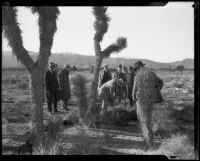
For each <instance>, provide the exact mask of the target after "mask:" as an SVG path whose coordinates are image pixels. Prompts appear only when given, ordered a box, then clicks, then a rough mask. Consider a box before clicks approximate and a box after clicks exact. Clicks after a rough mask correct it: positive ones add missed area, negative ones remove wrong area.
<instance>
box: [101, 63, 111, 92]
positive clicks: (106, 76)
mask: <svg viewBox="0 0 200 161" xmlns="http://www.w3.org/2000/svg"><path fill="white" fill-rule="evenodd" d="M111 79H112V75H111V72H110V70H109V69H108V64H104V65H103V69H102V70H101V71H100V73H99V82H98V88H100V87H101V86H102V85H103V84H104V83H106V82H107V81H109V80H111Z"/></svg>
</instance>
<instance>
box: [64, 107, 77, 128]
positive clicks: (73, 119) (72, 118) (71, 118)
mask: <svg viewBox="0 0 200 161" xmlns="http://www.w3.org/2000/svg"><path fill="white" fill-rule="evenodd" d="M62 122H63V124H65V123H69V124H73V125H76V124H78V123H80V115H79V111H78V110H75V109H74V110H73V111H71V112H70V113H69V114H68V115H67V116H65V117H64V118H63V120H62Z"/></svg>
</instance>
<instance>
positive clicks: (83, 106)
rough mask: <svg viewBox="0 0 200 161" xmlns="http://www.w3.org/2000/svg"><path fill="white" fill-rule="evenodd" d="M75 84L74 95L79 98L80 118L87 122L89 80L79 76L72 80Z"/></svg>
mask: <svg viewBox="0 0 200 161" xmlns="http://www.w3.org/2000/svg"><path fill="white" fill-rule="evenodd" d="M72 83H73V93H74V95H75V97H76V98H77V101H78V105H79V113H80V117H81V118H82V119H83V120H85V114H86V112H87V108H88V99H87V85H86V84H87V79H86V77H85V76H83V75H81V74H77V75H76V77H74V78H73V79H72Z"/></svg>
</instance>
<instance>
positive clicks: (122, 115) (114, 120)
mask: <svg viewBox="0 0 200 161" xmlns="http://www.w3.org/2000/svg"><path fill="white" fill-rule="evenodd" d="M133 120H134V121H136V120H137V114H136V111H135V110H132V111H127V110H125V109H121V108H115V109H113V110H111V111H106V112H105V113H104V114H103V115H101V117H100V122H101V123H106V124H112V125H116V126H122V125H127V124H128V123H129V122H130V121H133Z"/></svg>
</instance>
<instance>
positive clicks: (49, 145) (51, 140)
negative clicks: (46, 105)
mask: <svg viewBox="0 0 200 161" xmlns="http://www.w3.org/2000/svg"><path fill="white" fill-rule="evenodd" d="M45 127H46V133H45V137H44V138H38V137H36V135H34V134H33V137H32V140H33V143H34V144H33V145H34V147H33V154H35V155H61V154H62V152H61V151H62V150H61V149H62V148H61V138H60V136H59V132H60V130H61V120H60V119H57V118H55V117H53V118H50V119H49V120H47V121H46V126H45Z"/></svg>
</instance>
